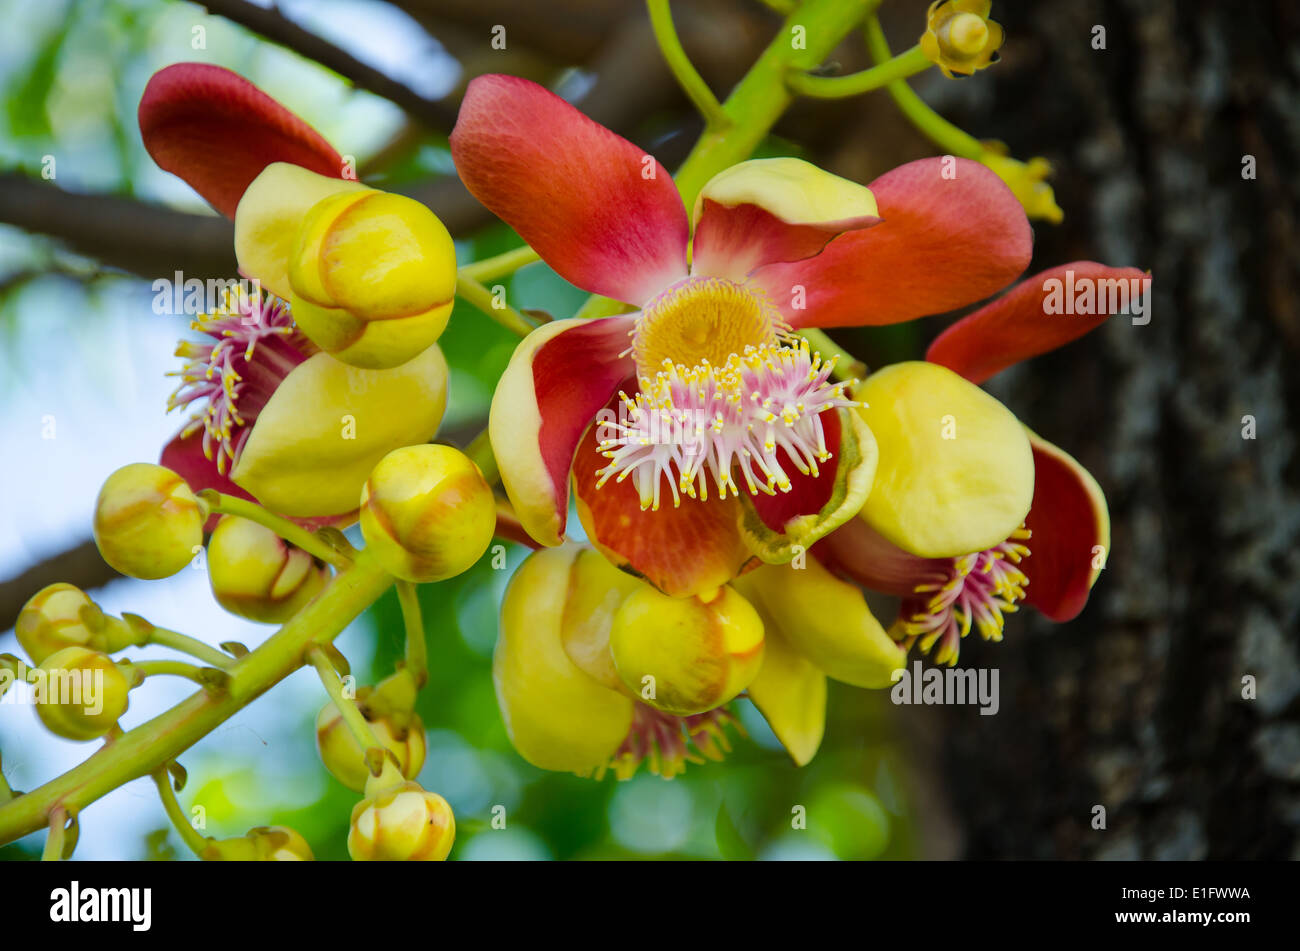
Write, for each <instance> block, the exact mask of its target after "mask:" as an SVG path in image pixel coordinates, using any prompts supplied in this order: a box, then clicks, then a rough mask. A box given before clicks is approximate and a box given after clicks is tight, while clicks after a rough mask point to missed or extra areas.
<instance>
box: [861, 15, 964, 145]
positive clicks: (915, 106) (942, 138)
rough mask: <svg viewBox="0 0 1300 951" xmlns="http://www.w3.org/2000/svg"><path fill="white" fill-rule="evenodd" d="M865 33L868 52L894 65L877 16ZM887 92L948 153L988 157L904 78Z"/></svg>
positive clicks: (895, 82) (922, 130)
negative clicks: (930, 105) (927, 102)
mask: <svg viewBox="0 0 1300 951" xmlns="http://www.w3.org/2000/svg"><path fill="white" fill-rule="evenodd" d="M865 32H866V38H867V50H868V51H869V52H870V53H871V58H872V59H874V60H875V61H876V62H877V63H880V64H886V63H889V62H892V60H891V59H890V53H889V43H888V41H887V40H886V39H885V31H884V30H882V29H881V28H880V20H879V18H877V17H876V15H875V14H871V15H870V16H868V17H867V21H866V25H865ZM904 55H906V54H904ZM926 62H929V61H928V60H927V61H926ZM876 68H877V69H879V68H880V67H879V66H877V67H876ZM885 89H887V90H888V91H889V95H890V96H892V97H893V99H894V103H895V104H896V105H897V106H898V108H899V110H900V111H901V112H902V113H903V115H905V116H907V118H908V119H909V120H910V121H911V123H912V125H914V126H916V128H917V129H919V130H920V131H921V132H922V133H923V134H924V135H925V136H926V137H927V138H928V139H930V141H932V142H934V143H935V145H937V146H939V148H941V149H943V150H944V151H945V152H947V153H948V154H950V155H956V156H960V157H961V158H969V159H978V158H979V157H980V156H981V155H982V154H984V145H983V143H982V142H980V140H979V139H977V138H975V137H974V136H972V135H970V134H969V133H967V132H964V131H962V130H961V129H959V128H957V127H956V126H955V125H953V124H952V123H951V122H949V121H948V120H947V119H945V118H943V116H941V115H939V114H938V113H937V112H935V111H934V110H933V109H931V108H930V107H929V106H927V105H926V104H925V100H924V99H922V98H921V97H920V96H918V95H917V94H916V93H915V92H913V91H912V87H911V86H909V85H908V84H907V83H905V82H904V81H903V80H902V79H896V80H894V81H893V82H890V83H888V84H887V85H886V86H885Z"/></svg>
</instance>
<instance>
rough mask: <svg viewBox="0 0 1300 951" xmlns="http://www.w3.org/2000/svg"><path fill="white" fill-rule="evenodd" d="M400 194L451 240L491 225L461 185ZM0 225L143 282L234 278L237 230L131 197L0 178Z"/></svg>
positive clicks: (450, 182) (440, 183)
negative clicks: (430, 214)
mask: <svg viewBox="0 0 1300 951" xmlns="http://www.w3.org/2000/svg"><path fill="white" fill-rule="evenodd" d="M398 190H399V191H404V192H406V193H408V194H410V195H412V196H413V197H416V198H418V199H419V200H420V201H422V202H424V203H425V204H427V205H428V206H429V207H430V208H432V209H433V211H434V213H435V214H437V215H438V217H439V218H441V219H442V222H443V224H445V225H446V226H447V230H448V231H450V232H451V233H452V234H453V235H457V236H459V235H463V234H467V233H469V232H471V231H473V230H475V229H476V228H478V227H480V226H481V225H483V224H485V223H486V222H488V221H490V220H491V216H490V215H489V214H488V212H487V211H486V210H485V209H484V208H483V206H482V205H480V204H479V203H478V202H476V201H475V200H474V199H473V198H472V197H471V196H470V194H469V192H467V191H466V190H465V186H464V185H462V184H461V183H460V181H459V180H458V179H452V178H445V179H439V180H437V181H435V182H432V183H430V184H427V185H423V186H419V187H417V188H410V189H398ZM0 223H3V224H10V225H17V226H18V227H19V228H23V229H24V230H26V231H31V232H34V233H36V234H45V235H50V236H51V237H54V238H58V239H60V240H61V241H63V242H64V243H65V244H66V245H67V246H68V247H69V248H71V249H72V250H74V251H76V252H77V253H79V254H84V255H87V256H88V257H92V258H95V259H97V260H99V261H101V262H102V263H104V264H106V265H109V266H111V267H117V268H122V269H123V270H125V271H130V272H131V273H133V274H138V275H140V276H142V277H146V278H150V279H153V278H158V277H167V278H170V277H171V276H172V274H173V272H175V271H181V272H183V273H185V274H186V275H189V276H191V277H228V276H230V275H232V274H234V273H235V272H236V264H235V251H234V247H235V245H234V241H235V232H234V226H233V225H232V224H231V223H230V222H229V221H227V220H226V219H225V218H218V217H216V216H213V215H197V214H190V213H188V212H183V211H175V210H173V209H171V208H165V207H163V206H162V205H152V204H148V203H146V202H142V201H138V200H136V199H133V198H122V197H118V196H115V195H93V194H81V193H78V192H70V191H66V190H64V189H62V188H59V187H57V186H55V185H52V184H50V183H49V182H41V181H37V180H35V179H32V178H29V177H28V176H26V175H23V174H21V173H19V172H4V173H0Z"/></svg>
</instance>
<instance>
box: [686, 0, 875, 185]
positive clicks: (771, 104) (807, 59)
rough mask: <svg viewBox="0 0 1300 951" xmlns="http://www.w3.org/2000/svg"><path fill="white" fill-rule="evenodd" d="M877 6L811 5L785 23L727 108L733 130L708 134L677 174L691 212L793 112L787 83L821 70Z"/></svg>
mask: <svg viewBox="0 0 1300 951" xmlns="http://www.w3.org/2000/svg"><path fill="white" fill-rule="evenodd" d="M877 2H878V0H808V2H807V3H805V4H803V5H802V6H800V7H799V9H797V10H795V11H794V12H793V13H791V14H790V15H789V16H788V17H787V18H786V21H785V23H784V24H782V26H781V31H780V32H779V33H778V34H777V36H776V39H775V40H774V41H773V42H772V44H771V45H770V46H769V47H768V48H767V49H766V50H765V51H764V52H763V55H762V56H760V57H759V59H758V62H756V63H755V64H754V65H753V67H752V68H751V69H750V71H749V72H748V73H747V74H746V75H745V78H744V79H742V80H741V81H740V84H739V85H738V86H736V88H735V90H733V91H732V93H731V95H730V96H728V97H727V101H726V102H725V103H723V105H722V111H723V112H724V113H725V114H726V115H727V117H728V118H729V119H730V120H731V124H730V125H728V126H725V127H719V128H712V129H706V130H705V132H704V135H703V136H701V138H700V141H699V142H697V143H696V145H695V148H694V149H693V150H692V151H691V154H690V156H689V157H688V158H687V159H686V161H685V163H684V164H683V165H682V167H681V169H679V170H678V172H677V188H678V190H679V191H681V193H682V201H684V202H685V203H686V207H687V209H690V208H692V207H694V205H695V198H696V196H697V195H699V193H700V189H702V188H703V187H704V185H705V183H706V182H708V180H709V179H710V178H712V177H713V176H714V175H716V174H718V172H720V171H722V170H723V169H725V168H728V167H730V166H732V165H735V164H736V163H737V162H743V161H744V160H745V159H747V158H749V156H750V155H752V154H753V152H754V149H756V148H758V145H759V143H761V142H762V141H763V138H764V136H766V135H767V133H768V132H769V131H770V130H771V128H772V126H773V125H775V124H776V121H777V120H778V119H779V118H781V114H782V113H784V112H785V110H786V109H788V108H789V106H790V103H791V102H793V101H794V93H793V92H791V91H790V89H789V87H788V86H787V85H786V77H787V76H788V75H789V74H790V73H791V72H792V71H794V70H804V71H806V70H809V69H812V68H813V67H815V66H818V65H820V64H821V62H822V61H823V60H824V59H826V57H827V56H829V55H830V54H831V51H832V50H834V49H835V47H836V46H838V45H839V43H840V41H841V40H842V39H844V37H845V36H847V35H848V34H849V32H850V31H851V30H852V29H853V28H854V27H855V26H857V25H858V24H859V23H861V22H862V18H863V17H864V16H865V15H866V13H867V11H868V10H871V9H874V8H875V6H876V5H877ZM801 46H802V47H803V48H802V49H801V48H800V47H801Z"/></svg>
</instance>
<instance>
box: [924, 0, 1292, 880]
mask: <svg viewBox="0 0 1300 951" xmlns="http://www.w3.org/2000/svg"><path fill="white" fill-rule="evenodd" d="M994 16H995V18H997V19H999V20H1002V21H1004V22H1005V24H1006V26H1007V28H1008V35H1009V37H1010V38H1009V40H1008V43H1007V46H1006V47H1005V49H1004V53H1005V57H1004V61H1003V63H1002V64H1001V65H999V66H997V67H995V68H993V69H991V70H988V71H987V72H985V73H981V74H980V75H979V77H977V78H975V79H972V80H969V81H967V82H966V83H964V84H961V88H960V89H953V90H952V91H951V92H949V91H948V89H946V88H944V87H942V85H939V86H930V85H927V86H925V87H924V89H923V90H922V91H923V92H924V93H925V94H926V95H927V96H929V93H930V92H931V91H932V90H934V89H936V88H938V90H939V92H940V94H941V95H947V96H949V99H950V101H949V102H947V103H943V102H940V101H938V100H936V99H935V98H934V97H933V96H930V98H931V101H932V102H934V103H935V105H936V106H937V107H939V108H940V109H941V111H944V112H946V113H947V114H948V115H949V116H950V117H951V118H953V119H954V120H955V121H957V122H958V123H959V124H961V125H962V126H963V127H964V128H966V129H968V130H969V131H971V132H972V133H974V134H977V135H980V136H981V137H991V138H1000V139H1003V140H1005V141H1006V142H1007V143H1008V144H1009V145H1010V146H1011V149H1012V153H1013V154H1014V155H1016V156H1017V157H1020V158H1025V157H1028V156H1029V155H1035V154H1043V155H1046V156H1047V157H1048V158H1050V159H1052V160H1053V162H1054V163H1055V164H1056V165H1057V169H1058V173H1057V176H1056V178H1055V180H1054V184H1055V187H1056V193H1057V198H1058V201H1059V203H1060V205H1061V207H1062V208H1063V209H1064V210H1065V212H1066V221H1065V224H1064V225H1063V226H1059V227H1057V226H1052V225H1047V224H1043V223H1038V224H1037V225H1036V228H1035V231H1036V253H1035V261H1034V265H1033V268H1032V269H1031V272H1032V270H1038V269H1042V268H1045V267H1048V266H1051V265H1053V264H1058V263H1065V262H1067V261H1071V260H1077V259H1080V258H1092V259H1096V260H1100V261H1102V262H1104V263H1107V264H1113V265H1130V264H1132V265H1136V266H1139V267H1143V268H1147V269H1149V270H1150V271H1151V272H1152V275H1153V278H1154V280H1153V290H1154V305H1153V308H1152V310H1151V321H1150V323H1149V324H1147V325H1145V326H1135V325H1134V324H1133V323H1132V322H1131V321H1130V320H1129V319H1127V318H1125V317H1117V318H1114V319H1112V320H1111V321H1109V323H1108V325H1107V326H1105V327H1104V328H1102V329H1101V330H1099V331H1097V332H1095V333H1094V334H1092V335H1090V336H1089V337H1086V338H1084V339H1083V340H1082V341H1080V342H1078V343H1075V344H1072V345H1070V346H1068V347H1066V348H1064V349H1063V350H1060V351H1058V352H1056V353H1054V354H1051V355H1048V356H1045V357H1041V358H1038V359H1036V360H1034V361H1032V363H1030V364H1028V365H1025V366H1022V367H1020V368H1017V369H1015V370H1013V371H1010V372H1008V373H1006V374H1004V375H1003V377H1000V378H999V379H998V380H995V381H994V383H993V390H994V392H995V393H996V394H997V395H998V396H999V397H1000V398H1002V399H1004V400H1005V402H1007V404H1008V405H1009V406H1011V407H1012V408H1013V409H1014V410H1016V411H1017V412H1018V413H1019V414H1020V415H1021V417H1022V418H1023V419H1024V420H1025V421H1026V423H1027V424H1028V425H1029V426H1030V427H1031V428H1033V429H1034V430H1035V431H1037V432H1039V433H1041V434H1042V435H1043V436H1044V437H1046V438H1048V439H1050V440H1051V441H1053V442H1055V443H1057V444H1058V445H1060V446H1062V447H1064V448H1065V449H1066V450H1067V451H1069V452H1071V453H1072V454H1074V455H1076V457H1077V458H1078V459H1079V460H1080V461H1081V462H1082V463H1084V464H1085V465H1086V466H1087V467H1088V468H1089V469H1090V471H1092V472H1093V473H1094V474H1095V475H1096V477H1097V480H1098V481H1099V482H1100V483H1101V485H1102V487H1103V489H1104V490H1105V492H1106V494H1107V496H1108V498H1109V501H1110V512H1111V519H1112V550H1111V553H1110V557H1109V562H1108V564H1107V566H1106V570H1105V571H1104V572H1103V573H1102V576H1101V578H1100V580H1099V581H1098V583H1097V586H1096V588H1095V589H1094V591H1093V596H1092V599H1091V602H1090V603H1089V605H1088V607H1087V609H1086V610H1085V612H1084V613H1083V614H1082V615H1081V616H1080V617H1079V618H1078V619H1077V620H1076V621H1074V622H1072V623H1070V624H1067V625H1064V626H1059V627H1057V626H1053V625H1051V624H1049V623H1047V622H1046V621H1045V620H1043V619H1042V618H1040V617H1037V616H1036V615H1033V613H1032V612H1031V611H1030V612H1023V613H1021V614H1020V615H1018V616H1017V617H1016V618H1013V619H1012V620H1011V621H1010V622H1009V624H1008V633H1007V637H1006V639H1005V640H1004V641H1003V643H1001V644H986V643H978V642H977V640H978V639H977V636H975V635H972V637H970V638H968V639H967V642H966V643H965V644H964V645H963V651H962V660H961V663H962V664H964V665H970V666H976V667H983V666H996V667H999V668H1000V680H1001V709H1000V711H999V713H998V714H997V715H996V716H984V717H982V716H979V715H977V714H976V711H975V709H974V708H970V707H966V708H961V707H950V708H946V709H944V710H943V711H942V712H939V713H937V714H936V718H935V719H932V720H930V721H929V722H930V724H931V725H932V726H935V727H941V728H942V731H943V732H942V740H941V742H940V744H939V751H938V763H939V770H940V777H941V783H942V787H943V789H944V790H945V791H946V794H947V798H948V800H949V802H948V805H949V808H950V809H951V810H952V811H953V813H955V815H956V817H957V821H958V824H959V825H960V826H961V828H962V830H963V832H964V843H965V846H964V849H963V850H961V851H960V852H959V854H963V855H965V856H966V857H969V858H1065V859H1075V858H1153V859H1200V858H1209V859H1247V858H1250V859H1264V858H1271V859H1286V858H1292V859H1295V858H1300V835H1298V834H1297V833H1298V831H1300V701H1298V700H1297V697H1298V696H1300V659H1298V652H1297V646H1298V645H1297V642H1298V641H1300V637H1298V636H1297V628H1298V625H1300V620H1298V618H1297V613H1298V611H1300V608H1298V605H1300V552H1298V551H1297V538H1298V536H1300V493H1298V492H1297V479H1296V474H1297V466H1298V463H1297V459H1296V452H1295V449H1296V447H1295V437H1294V435H1293V434H1294V433H1295V431H1296V425H1297V416H1298V415H1300V374H1297V373H1296V372H1295V365H1296V363H1297V358H1298V356H1300V354H1298V353H1297V351H1300V303H1298V302H1297V288H1298V287H1300V283H1298V282H1297V270H1298V269H1300V244H1298V241H1297V234H1298V231H1297V227H1298V225H1297V201H1296V192H1297V182H1296V170H1297V169H1298V168H1300V82H1298V78H1297V70H1298V69H1300V9H1297V8H1296V7H1295V6H1294V5H1293V4H1290V3H1288V2H1286V0H1274V2H1262V0H1261V2H1256V0H1247V2H1239V3H1216V2H1210V0H1202V2H1183V0H1149V2H1142V0H1111V2H1099V0H1092V2H1082V3H1069V4H1063V3H1043V4H1033V5H1032V9H1027V5H1021V4H1010V3H1006V4H1002V3H999V4H996V5H995V9H994ZM1097 27H1104V30H1105V49H1104V50H1101V49H1094V48H1093V39H1094V36H1095V35H1098V34H1097V32H1096V28H1097ZM949 85H950V86H952V87H955V86H956V84H949ZM1247 157H1253V163H1252V162H1250V161H1249V159H1248V158H1247ZM1252 164H1253V166H1254V169H1253V170H1254V176H1253V177H1250V172H1251V167H1250V166H1251V165H1252ZM1252 428H1253V431H1254V438H1245V437H1246V436H1249V435H1251V430H1252ZM1031 583H1032V579H1031ZM1245 678H1253V683H1254V692H1253V699H1251V698H1250V697H1251V696H1252V693H1251V690H1250V689H1249V686H1250V684H1251V681H1247V680H1245ZM1243 694H1245V696H1243ZM915 709H916V708H911V710H915ZM909 712H910V711H909ZM936 721H937V722H936ZM1096 806H1103V807H1104V808H1105V828H1104V829H1096V828H1094V821H1093V817H1094V809H1095V807H1096Z"/></svg>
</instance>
